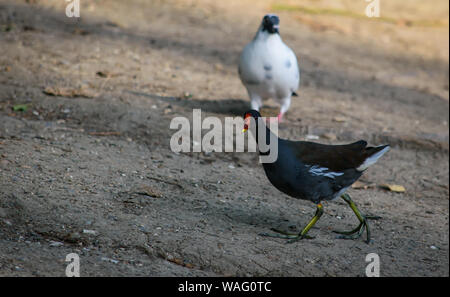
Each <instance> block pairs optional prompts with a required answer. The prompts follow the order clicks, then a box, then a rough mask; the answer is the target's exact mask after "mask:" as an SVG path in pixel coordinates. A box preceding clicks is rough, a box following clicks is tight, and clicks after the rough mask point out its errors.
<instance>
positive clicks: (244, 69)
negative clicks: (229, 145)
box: [239, 15, 300, 119]
mask: <svg viewBox="0 0 450 297" xmlns="http://www.w3.org/2000/svg"><path fill="white" fill-rule="evenodd" d="M269 16H270V15H269ZM276 29H277V30H276V32H275V33H270V32H269V31H267V30H264V25H263V24H261V26H260V28H259V30H258V32H257V33H256V36H255V38H254V39H253V40H252V41H251V42H250V43H249V44H247V46H246V47H245V48H244V50H243V52H242V54H241V57H240V61H239V76H240V78H241V81H242V83H243V84H244V86H245V87H246V88H247V91H248V94H249V97H250V100H251V108H252V109H255V110H258V111H259V109H260V108H261V106H262V105H263V101H264V100H266V99H269V98H272V99H274V100H276V101H277V102H278V103H279V104H280V106H281V107H280V114H279V116H278V117H279V119H281V116H282V115H283V114H284V113H285V112H286V111H287V110H288V109H289V106H290V104H291V96H292V95H293V93H295V91H296V90H297V89H298V86H299V83H300V72H299V68H298V63H297V58H296V56H295V54H294V52H293V51H292V50H291V49H290V48H289V47H288V46H287V45H286V44H284V42H283V40H282V39H281V36H280V34H279V33H278V26H277V27H276Z"/></svg>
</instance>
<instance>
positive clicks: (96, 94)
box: [0, 0, 449, 276]
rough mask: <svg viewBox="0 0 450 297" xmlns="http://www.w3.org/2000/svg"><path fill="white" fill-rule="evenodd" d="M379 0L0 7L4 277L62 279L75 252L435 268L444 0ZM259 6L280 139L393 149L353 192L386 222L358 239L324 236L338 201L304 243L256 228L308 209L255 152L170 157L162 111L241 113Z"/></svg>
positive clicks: (444, 89)
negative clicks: (284, 48)
mask: <svg viewBox="0 0 450 297" xmlns="http://www.w3.org/2000/svg"><path fill="white" fill-rule="evenodd" d="M385 2H386V1H381V14H382V18H380V19H375V20H374V19H369V18H367V17H365V16H364V7H365V5H366V2H365V1H363V0H359V1H344V0H342V1H335V0H333V1H331V0H320V1H317V0H316V1H313V0H309V1H288V0H286V1H284V2H282V1H266V0H264V1H248V0H245V1H237V0H228V1H212V0H210V1H208V0H200V1H186V0H185V1H181V0H180V1H178V0H172V1H144V0H134V1H119V0H108V1H106V0H96V1H94V0H81V1H80V3H81V18H80V19H75V18H67V17H66V15H65V5H66V4H65V2H64V1H62V0H52V1H50V0H49V1H44V0H34V1H32V0H27V1H22V0H17V1H7V0H0V53H1V54H0V276H64V275H65V269H66V263H65V258H66V255H67V254H69V253H73V252H74V253H78V254H79V256H80V259H81V267H80V271H81V275H82V276H364V275H365V267H366V265H367V263H366V262H365V258H366V255H367V254H368V253H377V254H378V255H379V256H380V262H381V266H380V274H381V275H382V276H448V275H449V157H448V153H449V82H448V80H449V58H448V51H449V48H448V42H449V39H448V33H449V30H448V1H433V5H431V4H428V3H429V2H428V1H417V0H416V1H412V0H411V1H400V0H396V1H389V3H385ZM406 2H408V3H406ZM267 12H275V13H277V14H278V15H279V16H280V18H281V29H280V31H281V34H282V37H283V39H284V41H285V42H286V43H287V44H288V45H289V46H290V47H291V48H292V49H293V50H294V51H295V53H296V54H297V57H298V59H299V64H300V68H301V86H300V89H299V92H298V93H299V97H295V98H293V102H292V105H291V108H290V110H289V111H288V113H287V114H286V119H285V122H284V123H282V125H281V126H280V136H282V137H285V138H289V139H306V138H307V137H308V135H310V137H311V135H316V136H318V137H319V138H318V139H317V140H315V141H318V142H322V143H336V144H337V143H345V142H350V141H356V140H359V139H366V140H367V141H368V142H369V143H370V144H372V145H378V144H385V143H390V144H391V145H392V149H391V151H389V152H388V153H387V154H386V155H385V156H383V158H382V159H380V161H379V162H378V163H377V164H375V165H374V166H372V167H371V168H370V169H369V170H368V171H367V172H366V173H365V174H364V175H363V177H362V178H361V181H362V182H364V183H365V184H367V185H369V186H368V187H367V188H366V189H356V188H353V189H350V190H349V194H350V195H351V196H352V197H353V199H354V201H355V202H356V203H357V205H358V206H359V207H360V209H361V210H362V211H363V212H367V213H371V214H376V215H379V216H381V217H382V219H381V220H379V221H372V222H371V227H372V238H373V242H372V243H371V244H366V243H364V241H363V239H358V240H342V239H337V238H335V235H334V234H333V233H332V232H331V230H332V229H334V228H336V229H351V228H352V227H354V226H355V225H356V224H357V220H356V218H355V216H354V215H353V213H352V211H351V209H350V208H349V207H348V206H347V205H346V204H345V202H343V201H342V202H341V201H333V202H329V203H324V209H325V214H324V215H323V216H322V218H321V220H320V221H319V222H318V223H317V225H316V226H315V227H314V228H313V229H312V230H311V231H310V232H311V235H315V236H316V238H315V239H313V240H304V241H300V242H297V243H294V244H286V243H285V241H284V240H282V239H275V238H266V237H261V236H259V235H258V234H259V233H261V232H266V231H268V230H269V229H270V228H271V227H277V226H278V227H281V228H289V229H297V230H298V229H300V228H302V227H303V226H304V225H305V224H306V223H307V222H308V221H309V220H310V218H311V216H312V215H313V214H314V211H315V205H314V204H313V203H311V202H309V201H300V200H296V199H292V198H290V197H288V196H287V195H284V194H282V193H280V192H279V191H277V190H276V189H275V188H274V187H273V186H272V185H271V184H270V183H269V182H268V181H267V179H266V177H265V174H264V171H263V169H262V167H261V165H260V164H258V162H257V156H256V155H255V154H254V153H211V154H204V153H180V154H175V153H173V152H172V151H171V150H170V147H169V141H170V137H171V135H172V134H173V133H174V132H175V131H174V130H170V129H169V124H170V121H171V119H172V118H174V117H175V116H185V117H188V118H191V117H192V109H194V108H200V109H202V116H203V117H206V116H218V117H220V118H222V119H223V118H224V117H226V116H241V115H242V114H243V112H244V111H246V110H247V109H248V107H249V100H248V97H247V94H246V91H245V89H244V87H243V86H242V84H241V82H240V80H239V77H238V75H237V61H238V57H239V53H240V51H241V50H242V48H243V47H244V45H245V44H246V43H247V42H249V40H251V38H253V35H254V34H255V32H256V29H257V27H258V25H259V22H260V19H261V18H262V16H263V15H264V14H265V13H267ZM55 94H56V96H55ZM22 104H26V106H21V105H22ZM268 107H269V108H268V109H267V110H268V113H270V112H272V111H271V110H273V109H274V108H276V107H277V105H276V103H275V102H268ZM384 183H388V184H398V185H402V186H404V187H405V189H406V191H405V192H404V193H396V192H391V191H388V190H385V189H383V188H381V187H380V185H381V184H384Z"/></svg>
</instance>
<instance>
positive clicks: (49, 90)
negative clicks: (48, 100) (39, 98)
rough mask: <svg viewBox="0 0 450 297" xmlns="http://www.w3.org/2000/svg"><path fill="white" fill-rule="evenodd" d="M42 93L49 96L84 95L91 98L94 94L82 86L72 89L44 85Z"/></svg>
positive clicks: (70, 96)
mask: <svg viewBox="0 0 450 297" xmlns="http://www.w3.org/2000/svg"><path fill="white" fill-rule="evenodd" d="M44 93H45V94H47V95H50V96H61V97H69V98H73V97H85V98H93V97H95V96H96V95H95V94H94V93H93V92H91V91H89V90H86V89H84V88H78V89H72V88H60V87H46V88H45V89H44Z"/></svg>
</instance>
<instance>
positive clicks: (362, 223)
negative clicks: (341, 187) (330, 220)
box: [333, 194, 381, 243]
mask: <svg viewBox="0 0 450 297" xmlns="http://www.w3.org/2000/svg"><path fill="white" fill-rule="evenodd" d="M341 198H342V199H344V200H345V202H347V203H348V205H349V206H350V208H351V209H352V210H353V212H354V213H355V215H356V217H357V218H358V220H359V225H358V227H356V228H355V229H353V230H351V231H337V230H334V231H333V232H334V233H338V234H341V236H339V238H342V239H356V238H359V237H361V235H362V234H363V232H364V229H366V233H367V240H366V243H370V229H369V223H368V220H378V219H381V217H379V216H368V215H363V214H362V213H361V212H360V211H359V209H358V208H357V207H356V204H355V203H354V202H353V200H352V199H351V198H350V195H348V194H343V195H342V196H341Z"/></svg>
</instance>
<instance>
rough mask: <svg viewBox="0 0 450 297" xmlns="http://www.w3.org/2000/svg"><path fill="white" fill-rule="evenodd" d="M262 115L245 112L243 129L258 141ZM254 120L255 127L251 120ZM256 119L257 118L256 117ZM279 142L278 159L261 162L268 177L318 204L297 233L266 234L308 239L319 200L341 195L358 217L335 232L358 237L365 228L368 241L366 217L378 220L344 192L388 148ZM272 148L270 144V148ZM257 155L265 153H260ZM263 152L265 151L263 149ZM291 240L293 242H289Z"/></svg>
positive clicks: (364, 144) (286, 190)
mask: <svg viewBox="0 0 450 297" xmlns="http://www.w3.org/2000/svg"><path fill="white" fill-rule="evenodd" d="M260 117H261V115H260V114H259V112H258V111H256V110H250V111H248V112H246V113H245V115H244V119H245V126H244V131H246V130H247V129H250V130H251V131H252V133H253V135H254V136H255V139H256V141H258V130H259V131H261V130H260V129H258V127H257V125H258V123H259V124H260V125H265V124H264V122H263V121H262V119H260ZM251 118H253V119H254V120H255V121H254V122H253V121H252V123H255V125H254V127H253V128H252V127H251V125H250V120H251ZM258 119H259V120H258ZM265 128H266V143H267V144H268V145H269V148H270V147H272V145H273V144H270V134H271V133H272V132H271V131H270V129H269V128H267V127H265ZM274 139H276V140H277V144H278V158H277V159H276V161H275V162H273V163H263V167H264V171H265V172H266V175H267V178H268V179H269V181H270V182H271V183H272V185H274V186H275V187H276V188H277V189H278V190H280V191H281V192H283V193H286V194H288V195H289V196H291V197H294V198H298V199H304V200H310V201H312V202H314V203H315V204H317V211H316V214H315V215H314V217H313V218H312V220H311V221H310V222H309V224H308V225H307V226H306V227H305V228H304V229H303V230H302V231H301V232H300V233H299V234H289V233H285V232H281V231H279V230H274V231H277V232H279V233H284V234H283V235H280V234H267V233H264V234H262V235H264V236H273V237H281V238H290V239H293V241H295V240H298V239H303V238H310V237H309V236H307V235H306V234H307V232H308V231H309V229H311V227H312V226H313V225H314V224H315V223H316V222H317V220H318V219H319V218H320V216H321V215H322V213H323V206H322V204H321V201H323V200H333V199H335V198H337V197H339V196H341V197H342V198H343V199H344V200H345V201H346V202H347V203H348V204H349V205H350V207H351V208H352V210H353V211H354V212H355V214H356V216H357V217H358V219H359V221H360V224H359V226H358V227H357V228H355V229H354V230H352V231H348V232H345V231H335V232H336V233H340V234H343V235H342V236H341V238H358V237H360V236H361V235H362V233H363V232H364V229H366V231H367V242H370V231H369V226H368V223H367V220H368V219H378V218H379V217H375V216H365V215H363V214H361V212H360V211H359V210H358V208H357V207H356V205H355V204H354V203H353V201H352V200H351V198H350V196H349V195H348V194H345V191H346V190H347V188H348V187H350V186H351V185H352V184H353V183H354V182H355V181H356V180H357V179H358V178H359V177H360V176H361V175H362V173H363V172H364V170H366V169H367V168H368V167H369V166H370V165H372V164H374V163H375V162H376V161H377V160H378V159H379V158H380V157H381V156H382V155H383V154H384V153H386V152H387V151H388V150H389V146H388V145H382V146H377V147H367V142H366V141H364V140H360V141H357V142H355V143H351V144H346V145H325V144H319V143H313V142H306V141H290V140H286V139H281V138H278V137H274ZM272 148H273V147H272ZM260 154H264V153H261V152H260ZM265 154H268V152H266V153H265ZM291 242H292V241H291Z"/></svg>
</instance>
